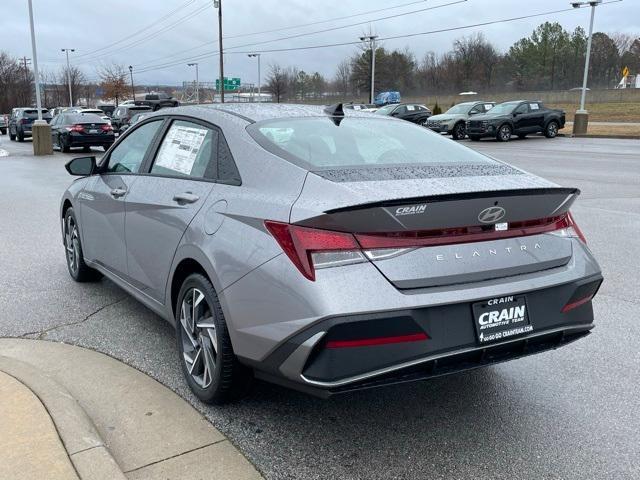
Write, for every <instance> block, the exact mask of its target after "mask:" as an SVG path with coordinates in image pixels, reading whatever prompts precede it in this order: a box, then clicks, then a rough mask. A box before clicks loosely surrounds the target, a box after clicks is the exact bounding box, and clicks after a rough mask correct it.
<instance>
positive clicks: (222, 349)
mask: <svg viewBox="0 0 640 480" xmlns="http://www.w3.org/2000/svg"><path fill="white" fill-rule="evenodd" d="M66 168H67V170H68V171H69V173H71V174H72V175H79V176H80V177H81V178H79V179H78V180H76V181H75V182H73V183H72V184H71V186H70V187H69V188H68V190H67V191H66V192H65V193H64V196H63V198H62V202H61V209H60V218H61V224H62V233H63V242H64V245H65V248H66V259H67V265H68V269H69V273H70V274H71V276H72V277H73V278H74V279H75V280H77V281H80V282H83V281H90V280H95V279H98V278H100V277H101V276H103V275H104V276H105V277H107V278H109V279H110V280H112V281H113V282H115V283H116V284H117V285H119V286H120V287H122V288H123V289H124V290H126V291H127V292H128V293H129V294H131V295H132V296H134V297H135V298H137V299H138V300H139V301H141V302H142V303H143V304H145V305H146V306H147V307H149V308H150V309H152V310H153V311H155V312H156V313H157V314H159V315H160V316H161V317H163V318H165V319H166V320H168V321H169V322H170V323H171V324H173V325H174V326H175V327H176V336H177V345H178V351H179V361H180V363H181V365H182V369H183V371H184V374H185V378H186V380H187V382H188V384H189V386H190V387H191V389H192V390H193V392H194V393H195V394H196V395H197V396H198V397H199V398H200V399H201V400H202V401H204V402H209V403H221V402H225V401H229V400H231V399H234V398H237V397H238V396H240V395H242V393H243V392H245V391H246V389H247V387H248V386H249V384H250V381H251V379H252V378H254V377H255V378H260V379H264V380H268V381H272V382H276V383H279V384H282V385H285V386H289V387H292V388H296V389H298V390H302V391H305V392H308V393H312V394H316V395H320V396H328V395H331V394H335V393H340V392H347V391H351V390H356V389H364V388H370V387H375V386H381V385H389V384H393V383H399V382H406V381H413V380H421V379H427V378H430V377H434V376H438V375H443V374H448V373H453V372H458V371H462V370H466V369H470V368H476V367H481V366H486V365H491V364H494V363H496V362H501V361H505V360H509V359H514V358H518V357H522V356H525V355H530V354H533V353H537V352H541V351H544V350H548V349H553V348H557V347H559V346H562V345H565V344H567V343H569V342H571V341H573V340H576V339H578V338H581V337H584V336H585V335H587V334H588V333H589V332H590V330H591V329H592V328H593V326H594V325H593V310H592V305H591V300H592V298H593V297H594V295H595V294H596V292H597V290H598V288H599V286H600V284H601V282H602V275H601V272H600V268H599V266H598V264H597V262H596V261H595V259H594V258H593V256H592V254H591V252H590V251H589V249H588V247H587V245H586V241H585V238H584V236H583V235H582V233H581V231H580V229H579V228H578V226H577V225H576V223H575V221H574V219H573V217H572V215H571V213H570V212H569V209H570V207H571V205H572V204H573V202H574V200H575V199H576V197H577V196H578V194H579V191H578V190H577V189H575V188H563V187H560V186H558V185H555V184H553V183H551V182H548V181H546V180H544V179H541V178H539V177H536V176H534V175H531V174H529V173H527V172H525V171H522V170H520V169H518V168H514V167H512V166H510V165H508V164H505V163H503V162H500V161H497V160H494V159H492V158H489V157H487V156H485V155H482V154H480V153H476V152H474V151H473V150H471V149H469V148H467V147H465V146H463V145H460V144H457V143H455V142H452V141H450V140H448V139H445V138H442V137H440V136H439V135H437V134H434V133H432V132H430V131H429V130H428V129H426V128H424V127H421V126H417V125H414V124H411V123H409V122H404V121H402V120H398V119H394V118H390V117H382V116H375V115H371V114H368V113H361V112H358V111H354V110H343V109H342V106H341V105H340V104H338V105H333V106H330V107H325V108H323V107H315V106H293V105H265V104H224V105H208V106H196V107H179V108H174V109H170V110H161V111H159V112H158V113H156V114H152V115H149V116H148V117H146V118H145V119H144V120H142V121H141V122H139V123H137V124H136V125H135V126H133V127H132V128H131V129H130V130H128V131H127V132H126V133H125V134H124V135H122V136H121V138H119V139H118V141H117V142H116V143H115V144H114V145H113V146H112V147H111V148H110V149H109V151H107V152H106V154H105V155H104V156H103V157H102V159H101V161H100V162H99V163H96V160H95V157H82V158H76V159H74V160H71V161H70V162H69V163H68V164H67V166H66ZM523 381H524V380H523Z"/></svg>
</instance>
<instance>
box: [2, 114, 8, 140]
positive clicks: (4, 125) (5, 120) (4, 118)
mask: <svg viewBox="0 0 640 480" xmlns="http://www.w3.org/2000/svg"><path fill="white" fill-rule="evenodd" d="M8 127H9V116H8V115H4V114H2V113H0V134H2V135H6V134H7V128H8Z"/></svg>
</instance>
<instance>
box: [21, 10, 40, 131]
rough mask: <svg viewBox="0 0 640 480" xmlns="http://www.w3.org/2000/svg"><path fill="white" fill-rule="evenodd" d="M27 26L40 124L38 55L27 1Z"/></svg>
mask: <svg viewBox="0 0 640 480" xmlns="http://www.w3.org/2000/svg"><path fill="white" fill-rule="evenodd" d="M29 26H30V28H31V51H32V54H33V78H34V80H35V84H36V109H37V110H38V122H39V123H42V103H41V101H40V83H39V82H38V78H40V77H39V73H38V53H37V52H36V33H35V29H34V28H33V6H32V4H31V0H29ZM26 64H27V62H25V69H26Z"/></svg>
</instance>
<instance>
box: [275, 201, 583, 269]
mask: <svg viewBox="0 0 640 480" xmlns="http://www.w3.org/2000/svg"><path fill="white" fill-rule="evenodd" d="M264 224H265V226H266V228H267V230H269V232H270V233H271V235H273V237H274V238H275V240H276V241H277V242H278V244H279V245H280V247H281V248H282V250H283V251H284V253H286V254H287V256H288V257H289V259H290V260H291V261H292V262H293V264H294V265H295V266H296V267H297V268H298V270H300V272H301V273H302V274H303V275H304V276H305V277H306V278H308V279H309V280H312V281H314V280H315V269H317V268H326V267H337V266H340V265H349V264H354V263H362V262H366V261H367V258H370V259H372V260H381V259H383V258H390V257H393V256H397V255H401V254H402V253H404V252H406V251H408V250H411V249H412V248H417V247H432V246H439V245H451V244H460V243H471V242H484V241H488V240H498V239H504V238H514V237H526V236H528V235H537V234H541V233H553V234H555V235H559V236H563V237H576V238H580V240H581V241H582V242H584V243H586V240H585V238H584V235H583V234H582V232H581V231H580V229H579V228H578V226H577V225H576V223H575V221H574V220H573V217H572V216H571V214H569V213H563V214H562V215H558V216H555V217H548V218H541V219H536V220H524V221H518V222H509V223H508V224H501V225H500V228H496V226H495V225H473V226H469V227H452V228H441V229H435V230H413V231H400V232H383V233H378V232H375V233H347V232H335V231H331V230H320V229H316V228H309V227H301V226H298V225H291V224H288V223H282V222H276V221H273V220H265V222H264ZM363 251H364V252H363ZM365 255H366V256H365Z"/></svg>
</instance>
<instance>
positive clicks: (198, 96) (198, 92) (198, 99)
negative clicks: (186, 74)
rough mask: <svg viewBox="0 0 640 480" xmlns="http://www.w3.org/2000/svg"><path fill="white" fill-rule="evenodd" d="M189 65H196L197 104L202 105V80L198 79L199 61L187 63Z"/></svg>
mask: <svg viewBox="0 0 640 480" xmlns="http://www.w3.org/2000/svg"><path fill="white" fill-rule="evenodd" d="M187 66H188V67H194V66H195V67H196V104H197V105H200V80H199V79H198V63H197V62H196V63H187Z"/></svg>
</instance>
